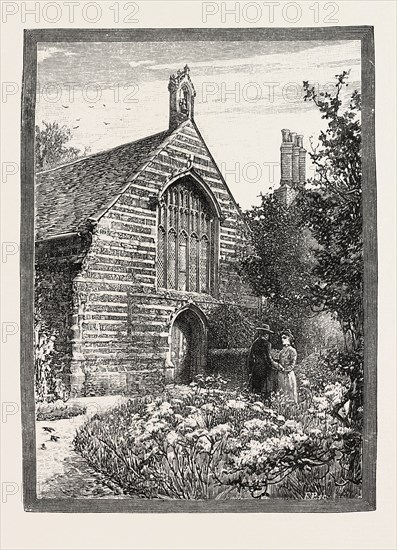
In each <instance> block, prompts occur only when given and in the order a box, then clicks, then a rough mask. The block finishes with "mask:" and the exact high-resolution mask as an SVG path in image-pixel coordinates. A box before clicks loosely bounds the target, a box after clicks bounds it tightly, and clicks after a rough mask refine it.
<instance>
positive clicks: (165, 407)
mask: <svg viewBox="0 0 397 550" xmlns="http://www.w3.org/2000/svg"><path fill="white" fill-rule="evenodd" d="M173 412H174V411H173V410H172V407H171V404H170V403H168V401H164V402H163V403H161V405H160V407H159V414H161V415H164V416H169V415H171V414H173Z"/></svg>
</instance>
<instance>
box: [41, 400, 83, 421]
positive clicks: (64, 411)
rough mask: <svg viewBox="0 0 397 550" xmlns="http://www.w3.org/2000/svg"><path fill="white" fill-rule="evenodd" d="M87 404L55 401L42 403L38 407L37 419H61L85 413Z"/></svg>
mask: <svg viewBox="0 0 397 550" xmlns="http://www.w3.org/2000/svg"><path fill="white" fill-rule="evenodd" d="M86 411H87V407H86V405H81V404H80V403H65V402H63V401H54V402H53V403H40V404H39V405H38V406H37V408H36V420H38V421H40V420H60V419H63V418H72V417H74V416H78V415H80V414H85V413H86Z"/></svg>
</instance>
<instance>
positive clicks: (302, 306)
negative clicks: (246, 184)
mask: <svg viewBox="0 0 397 550" xmlns="http://www.w3.org/2000/svg"><path fill="white" fill-rule="evenodd" d="M245 216H246V218H247V221H248V225H249V226H250V228H251V234H250V244H251V247H252V250H253V254H247V255H245V256H243V257H242V258H241V262H240V268H241V273H242V275H243V277H244V278H245V280H247V281H248V282H249V284H250V285H251V287H252V288H253V289H254V291H255V292H256V293H257V294H258V295H260V296H263V297H264V298H265V300H266V305H265V308H264V310H265V311H264V313H265V315H266V319H264V320H266V321H268V322H269V323H270V324H271V325H272V328H273V329H274V330H275V331H276V332H278V331H281V330H283V329H284V328H286V327H288V328H290V330H292V331H293V333H294V334H295V336H296V338H297V342H298V343H299V346H300V349H301V350H304V349H306V350H307V349H310V346H308V345H307V344H308V342H306V339H307V338H306V335H307V334H308V333H309V331H308V330H307V323H310V318H311V317H313V312H312V311H311V309H310V305H311V298H310V294H309V293H310V288H311V284H310V282H311V279H312V274H311V273H312V268H313V252H312V247H313V246H314V243H313V242H312V239H311V238H310V235H309V234H308V233H307V232H305V228H304V218H303V216H302V211H301V210H300V209H299V208H297V204H296V203H295V202H293V203H292V204H291V205H290V206H289V207H288V208H287V207H285V206H284V205H283V203H282V202H281V201H280V200H279V199H278V198H277V196H275V195H274V194H266V195H262V197H261V205H260V206H254V207H252V208H251V210H248V211H247V212H246V213H245Z"/></svg>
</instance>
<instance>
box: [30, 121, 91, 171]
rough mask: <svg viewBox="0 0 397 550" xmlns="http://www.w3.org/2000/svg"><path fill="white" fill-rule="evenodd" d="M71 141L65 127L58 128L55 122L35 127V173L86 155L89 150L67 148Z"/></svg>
mask: <svg viewBox="0 0 397 550" xmlns="http://www.w3.org/2000/svg"><path fill="white" fill-rule="evenodd" d="M71 139H72V133H71V131H70V129H69V128H67V127H66V126H60V125H59V124H58V123H57V122H44V121H43V127H42V128H40V127H39V126H37V125H36V129H35V159H36V162H35V164H36V171H37V172H40V171H41V170H48V169H49V168H54V167H55V166H57V165H59V164H62V163H65V162H70V161H73V160H76V159H77V158H79V157H81V156H84V155H86V154H87V153H88V152H89V151H90V148H89V147H86V148H85V149H84V152H82V151H81V150H80V149H77V148H76V147H70V146H69V147H67V146H66V144H67V143H68V141H70V140H71Z"/></svg>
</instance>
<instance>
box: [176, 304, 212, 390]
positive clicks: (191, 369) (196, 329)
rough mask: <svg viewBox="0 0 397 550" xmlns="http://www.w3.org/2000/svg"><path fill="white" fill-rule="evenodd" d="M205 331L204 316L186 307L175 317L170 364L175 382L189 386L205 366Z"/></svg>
mask: <svg viewBox="0 0 397 550" xmlns="http://www.w3.org/2000/svg"><path fill="white" fill-rule="evenodd" d="M206 350H207V331H206V321H205V317H204V315H203V314H202V313H201V312H200V310H199V309H198V308H191V307H188V308H186V309H183V310H182V311H181V312H180V313H178V315H177V316H176V317H175V319H174V322H173V323H172V327H171V350H170V351H171V362H172V364H173V366H174V379H175V382H177V383H180V384H189V383H190V382H192V380H193V378H194V377H195V375H196V374H198V373H200V372H203V370H204V368H205V364H206Z"/></svg>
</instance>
